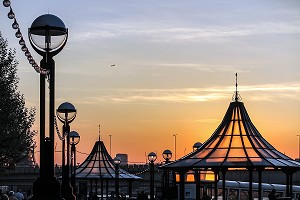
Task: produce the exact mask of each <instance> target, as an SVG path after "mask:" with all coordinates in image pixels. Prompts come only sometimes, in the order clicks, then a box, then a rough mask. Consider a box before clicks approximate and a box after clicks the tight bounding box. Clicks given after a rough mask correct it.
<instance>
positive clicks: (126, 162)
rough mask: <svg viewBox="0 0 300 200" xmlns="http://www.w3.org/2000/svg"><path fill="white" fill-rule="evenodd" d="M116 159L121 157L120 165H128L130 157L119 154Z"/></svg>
mask: <svg viewBox="0 0 300 200" xmlns="http://www.w3.org/2000/svg"><path fill="white" fill-rule="evenodd" d="M116 157H119V158H120V159H121V164H120V165H122V166H123V165H128V155H127V154H125V153H118V154H117V155H116Z"/></svg>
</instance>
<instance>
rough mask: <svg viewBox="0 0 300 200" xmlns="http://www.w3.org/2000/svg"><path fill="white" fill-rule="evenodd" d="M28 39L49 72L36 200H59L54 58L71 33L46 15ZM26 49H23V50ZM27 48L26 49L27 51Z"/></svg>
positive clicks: (42, 82)
mask: <svg viewBox="0 0 300 200" xmlns="http://www.w3.org/2000/svg"><path fill="white" fill-rule="evenodd" d="M28 37H29V41H30V44H31V46H32V47H33V49H34V50H35V51H36V52H37V53H38V54H40V55H41V56H43V59H42V60H41V62H40V66H41V68H43V69H45V70H47V71H48V74H47V75H48V78H49V137H47V138H46V137H45V87H46V86H45V79H46V74H44V73H41V74H40V177H39V179H38V180H37V181H36V182H35V184H34V186H33V195H34V196H35V197H34V198H37V199H59V198H60V186H59V182H58V181H57V180H56V179H55V177H54V117H55V113H54V112H55V111H54V99H55V97H54V96H55V63H54V60H53V56H55V55H57V54H58V53H59V52H60V51H61V50H62V49H63V47H64V46H65V44H66V42H67V38H68V29H67V28H66V27H65V24H64V23H63V21H62V20H61V19H60V18H58V17H57V16H55V15H51V14H45V15H41V16H39V17H38V18H36V19H35V20H34V21H33V23H32V25H31V27H30V28H29V29H28ZM22 48H23V47H22ZM25 48H26V46H25V45H24V50H26V49H27V48H26V49H25Z"/></svg>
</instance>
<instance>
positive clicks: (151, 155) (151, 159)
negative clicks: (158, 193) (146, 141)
mask: <svg viewBox="0 0 300 200" xmlns="http://www.w3.org/2000/svg"><path fill="white" fill-rule="evenodd" d="M156 158H157V157H156V153H154V152H151V153H149V154H148V160H149V166H150V200H154V161H155V160H156Z"/></svg>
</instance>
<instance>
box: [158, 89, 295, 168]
mask: <svg viewBox="0 0 300 200" xmlns="http://www.w3.org/2000/svg"><path fill="white" fill-rule="evenodd" d="M240 100H241V99H240V98H238V94H237V92H236V97H235V98H234V101H233V102H231V103H230V105H229V107H228V109H227V112H226V114H225V116H224V118H223V121H222V122H221V124H220V125H219V127H218V128H217V129H216V130H215V132H214V133H213V134H212V136H211V137H210V138H209V139H208V140H207V141H206V142H205V143H204V144H203V145H202V146H201V147H199V148H198V149H197V150H195V151H193V152H191V153H190V154H188V155H186V156H184V157H182V158H180V159H179V160H177V161H174V162H172V163H169V164H167V165H165V166H164V167H165V168H173V169H175V168H176V169H187V170H188V169H193V168H249V167H252V168H259V167H260V168H273V169H277V168H284V167H293V168H299V167H300V163H299V162H296V161H295V160H293V159H292V158H290V157H288V156H286V155H284V154H283V153H281V152H279V151H278V150H276V149H275V148H274V147H273V146H272V145H271V144H270V143H269V142H268V141H267V140H265V139H264V138H263V136H262V135H261V134H260V133H259V131H258V130H257V129H256V128H255V126H254V124H253V123H252V122H251V119H250V117H249V115H248V113H247V110H246V108H245V106H244V103H243V102H241V101H240Z"/></svg>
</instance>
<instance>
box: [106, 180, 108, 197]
mask: <svg viewBox="0 0 300 200" xmlns="http://www.w3.org/2000/svg"><path fill="white" fill-rule="evenodd" d="M106 199H108V179H106Z"/></svg>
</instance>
